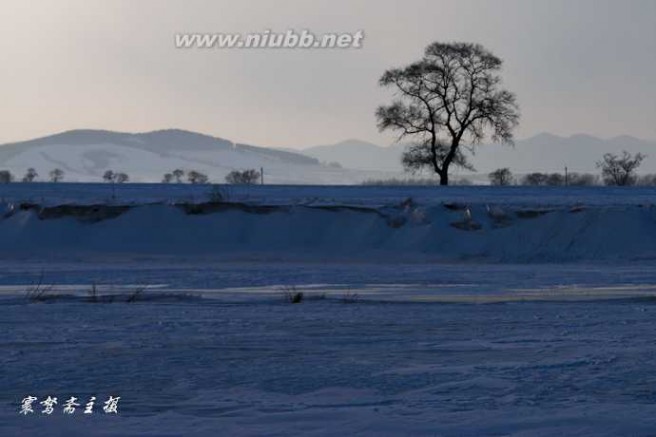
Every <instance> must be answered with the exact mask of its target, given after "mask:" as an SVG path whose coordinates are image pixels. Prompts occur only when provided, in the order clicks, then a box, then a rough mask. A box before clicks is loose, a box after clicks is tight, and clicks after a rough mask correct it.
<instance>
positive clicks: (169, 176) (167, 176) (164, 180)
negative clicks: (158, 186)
mask: <svg viewBox="0 0 656 437" xmlns="http://www.w3.org/2000/svg"><path fill="white" fill-rule="evenodd" d="M171 182H173V175H172V174H171V173H166V174H165V175H164V177H163V178H162V183H163V184H170V183H171Z"/></svg>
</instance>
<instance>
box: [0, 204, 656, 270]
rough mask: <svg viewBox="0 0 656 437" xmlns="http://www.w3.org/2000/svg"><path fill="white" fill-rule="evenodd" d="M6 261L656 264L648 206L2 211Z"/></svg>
mask: <svg viewBox="0 0 656 437" xmlns="http://www.w3.org/2000/svg"><path fill="white" fill-rule="evenodd" d="M0 211H4V213H3V214H2V215H0V217H2V218H0V247H2V249H3V252H4V254H5V255H4V256H5V257H8V256H11V257H15V256H17V255H19V256H44V257H52V256H57V257H61V256H74V257H79V256H108V255H121V256H135V255H175V256H185V257H193V256H202V257H216V258H218V259H227V260H279V259H282V260H340V261H351V260H352V261H365V260H367V261H371V260H380V261H392V262H395V261H449V262H451V261H492V262H552V261H553V262H556V261H558V262H561V261H585V260H604V261H605V260H608V261H611V260H651V259H656V209H655V208H654V207H653V206H649V205H633V206H632V205H624V206H617V205H616V206H599V205H597V206H588V207H585V206H572V205H561V206H555V207H539V206H523V205H503V206H499V205H496V206H490V205H486V204H480V203H479V204H468V205H465V204H460V203H456V202H451V203H443V204H430V203H426V204H425V203H415V202H413V201H411V200H407V201H405V202H401V203H398V204H394V205H387V206H380V205H379V206H367V205H364V206H353V205H350V206H349V205H317V204H315V205H298V204H288V205H284V204H282V205H280V204H278V205H268V206H267V205H262V204H248V203H223V204H211V203H205V204H195V205H192V204H182V205H169V204H144V205H130V206H116V205H113V206H108V205H92V206H87V207H80V206H65V207H62V206H59V207H48V208H45V207H40V206H38V205H35V204H22V205H15V206H14V208H13V209H12V208H11V207H9V206H7V205H4V206H2V207H0Z"/></svg>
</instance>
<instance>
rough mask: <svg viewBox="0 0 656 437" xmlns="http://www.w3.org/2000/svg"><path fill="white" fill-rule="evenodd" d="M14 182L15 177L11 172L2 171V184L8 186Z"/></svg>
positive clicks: (0, 177)
mask: <svg viewBox="0 0 656 437" xmlns="http://www.w3.org/2000/svg"><path fill="white" fill-rule="evenodd" d="M13 180H14V175H12V174H11V172H10V171H9V170H0V184H8V183H10V182H12V181H13Z"/></svg>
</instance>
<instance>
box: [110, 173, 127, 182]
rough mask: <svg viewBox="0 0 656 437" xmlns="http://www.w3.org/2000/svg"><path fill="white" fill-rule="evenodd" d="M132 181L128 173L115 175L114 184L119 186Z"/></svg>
mask: <svg viewBox="0 0 656 437" xmlns="http://www.w3.org/2000/svg"><path fill="white" fill-rule="evenodd" d="M129 181H130V176H128V175H127V173H122V172H119V173H114V182H116V183H117V184H124V183H126V182H129Z"/></svg>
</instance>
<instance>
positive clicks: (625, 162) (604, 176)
mask: <svg viewBox="0 0 656 437" xmlns="http://www.w3.org/2000/svg"><path fill="white" fill-rule="evenodd" d="M644 159H645V155H643V154H641V153H636V154H635V155H631V154H630V153H628V152H626V151H624V152H622V154H621V155H615V154H612V153H606V154H605V155H604V156H603V159H602V160H600V161H598V162H597V168H598V169H600V170H601V175H593V174H589V173H569V172H565V173H529V174H527V175H524V176H522V177H521V178H517V177H515V176H514V175H513V174H512V172H511V171H510V169H509V168H500V169H497V170H495V171H493V172H492V173H490V174H489V175H488V178H489V180H490V184H491V185H498V186H503V185H527V186H592V185H602V184H603V185H609V186H633V185H639V186H656V174H646V175H642V176H640V175H638V174H637V173H636V171H637V170H638V167H640V164H642V161H643V160H644Z"/></svg>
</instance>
